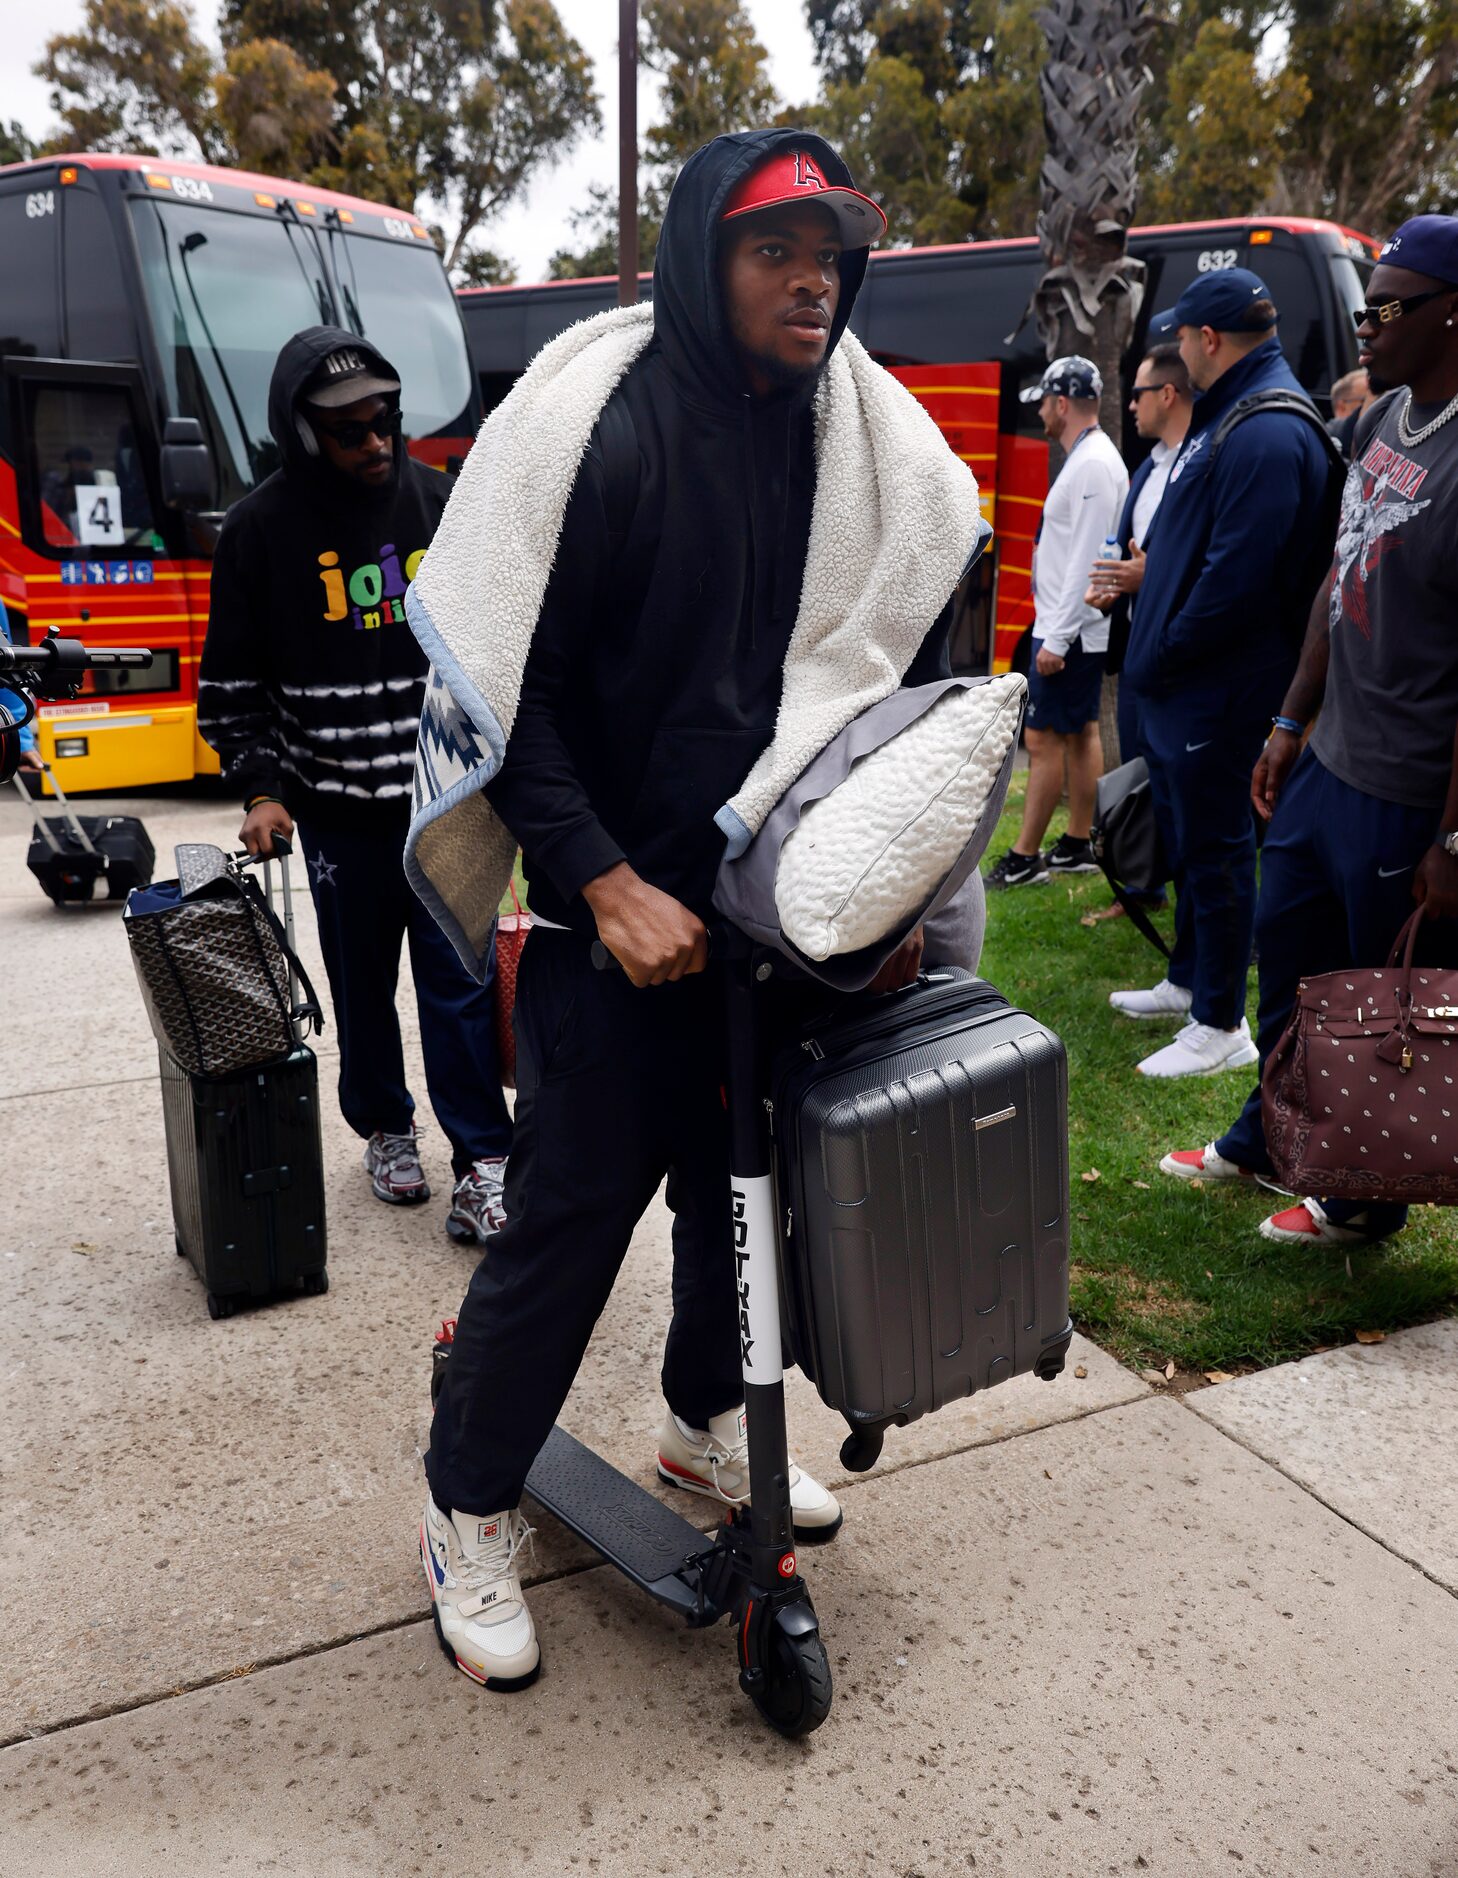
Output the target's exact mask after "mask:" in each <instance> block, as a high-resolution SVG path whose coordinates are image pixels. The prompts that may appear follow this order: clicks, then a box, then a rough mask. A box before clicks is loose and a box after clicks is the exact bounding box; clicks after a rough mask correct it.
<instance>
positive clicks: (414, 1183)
mask: <svg viewBox="0 0 1458 1878" xmlns="http://www.w3.org/2000/svg"><path fill="white" fill-rule="evenodd" d="M364 1168H365V1172H366V1173H367V1174H368V1175H369V1177H370V1187H371V1189H372V1191H373V1192H374V1196H375V1198H376V1199H377V1200H384V1201H386V1202H387V1203H388V1204H389V1205H390V1206H418V1205H419V1204H420V1202H421V1201H422V1200H428V1199H429V1198H430V1188H429V1186H428V1185H427V1183H426V1179H425V1170H424V1168H422V1167H421V1165H420V1148H419V1145H418V1143H417V1140H416V1134H415V1124H414V1123H413V1122H412V1123H411V1125H410V1132H409V1133H408V1134H404V1135H391V1134H387V1133H386V1132H385V1130H384V1129H383V1128H377V1129H376V1130H375V1132H374V1133H373V1134H372V1135H371V1136H370V1138H369V1140H368V1141H367V1142H366V1143H365V1151H364Z"/></svg>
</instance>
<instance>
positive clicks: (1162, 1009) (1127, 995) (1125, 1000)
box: [1109, 978, 1195, 1020]
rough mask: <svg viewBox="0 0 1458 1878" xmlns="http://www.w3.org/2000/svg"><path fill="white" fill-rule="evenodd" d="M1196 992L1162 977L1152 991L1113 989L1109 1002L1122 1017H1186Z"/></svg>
mask: <svg viewBox="0 0 1458 1878" xmlns="http://www.w3.org/2000/svg"><path fill="white" fill-rule="evenodd" d="M1194 996H1195V994H1194V992H1192V991H1186V989H1185V988H1184V986H1183V985H1172V984H1171V983H1170V982H1169V980H1168V979H1167V978H1161V979H1160V981H1159V983H1158V984H1157V985H1155V986H1154V987H1153V989H1152V990H1150V991H1111V992H1110V993H1109V1003H1110V1004H1112V1005H1113V1007H1114V1009H1115V1010H1116V1011H1117V1012H1118V1013H1119V1015H1120V1017H1137V1018H1140V1019H1141V1020H1143V1019H1146V1018H1151V1017H1185V1016H1187V1015H1188V1014H1189V1009H1190V1005H1191V1004H1192V1003H1193V1002H1194Z"/></svg>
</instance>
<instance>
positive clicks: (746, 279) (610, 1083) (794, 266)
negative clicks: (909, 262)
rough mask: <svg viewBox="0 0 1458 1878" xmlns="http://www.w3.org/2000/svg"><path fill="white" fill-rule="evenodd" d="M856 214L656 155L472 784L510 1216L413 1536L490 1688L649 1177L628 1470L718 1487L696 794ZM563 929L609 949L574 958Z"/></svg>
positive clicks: (943, 623) (805, 531) (776, 550)
mask: <svg viewBox="0 0 1458 1878" xmlns="http://www.w3.org/2000/svg"><path fill="white" fill-rule="evenodd" d="M884 227H885V217H884V216H883V215H882V214H881V211H880V210H879V209H878V208H877V207H876V206H875V204H874V203H872V202H870V201H869V200H868V199H867V198H866V197H865V196H862V195H861V194H859V192H857V191H856V190H855V189H854V187H853V185H852V179H851V176H850V173H849V171H848V170H847V169H846V167H845V165H844V164H843V163H842V162H841V161H840V159H839V158H838V157H837V156H836V154H835V152H834V151H833V150H832V149H831V148H830V146H829V145H828V144H826V143H824V142H823V141H822V140H821V139H820V138H818V137H814V136H809V135H806V134H805V133H803V132H797V131H750V132H742V133H739V134H737V135H734V136H729V137H719V138H716V139H715V140H714V142H713V143H711V144H709V145H707V146H706V147H705V148H704V149H702V150H700V151H699V152H698V153H697V154H696V155H695V156H694V157H692V158H691V159H690V161H689V162H688V164H687V165H686V166H685V168H684V170H683V172H682V174H681V175H680V176H679V178H678V180H677V182H676V184H675V185H674V189H673V194H672V197H671V200H670V202H669V205H668V211H667V214H666V217H665V220H664V224H663V232H662V235H661V238H660V241H659V246H658V255H657V260H656V264H655V269H654V296H653V308H654V337H653V339H652V340H651V342H650V343H649V345H648V347H647V349H646V351H644V353H643V354H642V356H641V357H640V358H639V359H638V360H637V361H636V362H635V363H634V364H633V365H632V367H631V368H630V369H629V370H628V372H627V374H626V375H625V376H624V378H623V379H622V381H621V383H620V385H619V387H618V389H617V391H616V392H615V393H614V394H613V396H612V398H611V399H610V400H609V402H608V404H607V406H606V407H605V409H604V411H603V413H602V416H601V417H600V419H599V421H598V425H597V428H596V431H595V433H594V436H593V439H592V442H591V444H590V445H589V448H588V452H587V455H586V457H585V459H584V461H583V463H582V465H581V468H580V470H579V472H578V475H577V478H576V482H575V484H574V486H573V491H572V495H571V498H570V500H569V502H568V505H567V510H566V514H565V517H564V520H563V525H562V533H561V537H560V540H559V542H558V547H557V553H556V557H555V560H554V562H553V566H552V573H551V578H550V581H549V583H548V586H547V590H546V594H545V597H544V599H543V603H542V607H541V611H540V614H539V616H538V620H537V624H536V629H535V633H534V636H533V639H532V643H531V652H530V657H529V658H528V660H527V664H526V669H525V674H524V678H523V683H522V689H521V695H520V699H519V702H518V705H517V712H516V717H515V722H514V725H513V728H512V731H511V736H510V740H509V742H508V744H507V748H506V755H505V761H504V763H503V765H502V767H501V770H500V772H499V774H498V775H497V776H496V777H495V778H494V780H493V781H492V782H491V783H489V784H488V785H487V795H488V798H489V800H490V802H491V805H492V807H493V808H494V810H495V811H496V813H497V814H498V815H499V817H500V818H501V820H502V821H503V822H504V823H505V825H506V826H507V827H508V828H509V829H510V830H511V831H512V833H513V834H514V835H515V836H516V838H517V840H518V841H519V843H520V844H521V846H522V849H523V851H524V853H525V856H526V867H527V873H528V876H529V879H530V884H531V903H532V909H533V912H534V914H535V915H536V923H535V926H534V929H533V933H532V939H531V943H530V944H529V945H528V946H527V948H526V950H525V952H524V954H523V958H522V964H521V970H520V978H519V980H518V987H517V1003H516V1024H517V1107H516V1136H515V1147H514V1151H513V1157H512V1166H511V1179H510V1183H509V1185H508V1189H507V1194H506V1210H507V1214H508V1223H507V1225H506V1227H505V1229H504V1230H503V1231H502V1232H501V1233H500V1234H499V1235H498V1236H497V1238H496V1239H495V1240H494V1241H493V1242H492V1248H491V1252H490V1254H489V1256H488V1257H487V1258H486V1259H484V1260H483V1261H482V1263H481V1266H480V1267H479V1269H478V1270H477V1272H476V1274H475V1276H474V1277H473V1279H472V1281H471V1287H470V1291H469V1293H468V1294H467V1297H466V1300H465V1303H464V1304H463V1306H462V1309H461V1314H460V1317H459V1320H458V1323H457V1328H456V1338H455V1344H454V1347H453V1350H452V1355H451V1361H450V1363H449V1364H448V1365H447V1368H446V1373H445V1381H444V1387H443V1390H442V1393H441V1396H440V1399H439V1403H438V1406H437V1410H436V1415H435V1421H434V1425H433V1428H432V1431H431V1447H430V1454H429V1456H428V1459H427V1473H428V1475H429V1480H430V1489H431V1491H430V1496H429V1497H428V1499H427V1501H426V1506H425V1511H424V1515H423V1517H422V1521H421V1529H420V1544H421V1556H422V1562H423V1564H424V1566H425V1571H426V1578H427V1582H428V1584H429V1586H430V1590H431V1596H432V1599H433V1600H434V1604H435V1610H436V1618H437V1623H438V1625H439V1629H440V1634H441V1636H442V1638H443V1639H444V1641H445V1642H446V1644H447V1646H448V1648H449V1649H450V1651H451V1653H452V1654H453V1655H454V1657H455V1660H456V1662H457V1664H458V1666H459V1667H460V1668H461V1669H462V1670H463V1671H464V1672H465V1673H466V1674H467V1675H469V1676H471V1677H472V1678H474V1679H475V1680H476V1681H477V1682H482V1683H485V1684H486V1686H488V1687H491V1688H499V1689H513V1688H520V1687H523V1686H525V1685H526V1684H527V1683H529V1682H531V1681H532V1679H533V1678H534V1677H535V1676H536V1674H537V1670H538V1667H539V1662H540V1655H539V1650H538V1645H537V1640H536V1635H535V1631H534V1628H533V1625H532V1620H531V1616H530V1613H529V1612H528V1610H527V1608H526V1603H525V1600H524V1598H523V1595H522V1588H521V1582H520V1577H519V1574H518V1571H517V1568H516V1563H515V1560H516V1556H517V1554H518V1551H519V1549H520V1547H521V1545H522V1543H523V1540H524V1537H525V1533H526V1528H525V1526H524V1525H523V1523H522V1520H521V1516H520V1514H519V1513H518V1512H517V1510H516V1508H517V1504H518V1501H519V1499H520V1497H521V1492H522V1486H523V1482H524V1480H525V1477H526V1473H527V1470H528V1468H529V1467H530V1465H531V1463H532V1461H533V1460H534V1459H535V1457H536V1455H537V1452H538V1450H539V1449H540V1448H541V1445H542V1443H543V1441H544V1440H545V1439H546V1437H547V1435H548V1433H549V1432H550V1430H551V1427H552V1423H553V1421H554V1420H555V1419H556V1416H557V1414H558V1412H559V1410H560V1409H561V1407H562V1404H563V1402H564V1401H565V1399H566V1396H567V1392H568V1390H569V1388H570V1387H571V1384H572V1380H573V1377H574V1376H575V1374H576V1372H577V1368H578V1365H579V1364H580V1362H581V1360H582V1356H583V1353H584V1351H585V1350H586V1347H587V1342H588V1339H589V1337H590V1335H591V1332H592V1327H593V1324H594V1323H595V1321H596V1319H597V1317H598V1315H599V1313H600V1312H601V1310H602V1308H603V1306H604V1304H605V1303H606V1301H607V1298H608V1294H609V1292H610V1291H611V1289H612V1286H613V1282H614V1280H615V1278H616V1276H617V1272H618V1268H619V1266H620V1265H621V1263H622V1259H623V1257H624V1254H625V1253H626V1251H627V1248H628V1242H629V1239H630V1238H631V1235H632V1233H633V1229H634V1227H635V1226H636V1224H637V1222H638V1220H639V1219H640V1218H641V1216H642V1214H643V1212H644V1211H645V1209H646V1208H647V1206H648V1204H649V1202H650V1201H651V1200H652V1198H653V1195H654V1193H655V1192H656V1191H657V1189H658V1186H659V1184H660V1182H661V1181H662V1180H663V1178H664V1176H665V1175H667V1179H668V1202H669V1205H670V1207H671V1208H672V1209H673V1211H674V1214H675V1229H674V1274H673V1318H672V1323H671V1326H670V1329H669V1334H668V1342H667V1348H666V1351H665V1355H664V1362H663V1372H662V1384H663V1393H664V1396H665V1399H666V1407H665V1414H664V1418H663V1422H662V1426H661V1429H660V1433H659V1441H658V1456H657V1468H658V1472H659V1474H660V1476H661V1477H662V1478H663V1479H664V1480H666V1481H669V1482H671V1483H672V1484H674V1485H677V1486H680V1487H685V1488H687V1489H688V1490H690V1491H693V1492H698V1493H702V1494H705V1495H707V1496H708V1497H711V1498H713V1499H715V1500H716V1501H718V1502H719V1503H720V1504H731V1505H732V1504H736V1503H739V1502H741V1501H742V1500H743V1498H744V1497H745V1495H746V1494H747V1492H748V1486H749V1476H748V1464H747V1449H746V1443H745V1438H744V1418H743V1409H742V1403H743V1378H742V1373H741V1364H740V1349H739V1335H738V1314H737V1293H736V1290H735V1279H734V1260H733V1248H732V1238H731V1220H730V1213H729V1207H728V1204H727V1194H728V1181H729V1159H728V1141H727V1130H726V1126H725V1118H724V1111H723V1105H722V1099H721V1093H720V1091H721V1084H722V1081H723V1073H722V1049H723V1039H722V1035H721V1031H722V1013H723V999H722V993H721V988H720V985H719V984H718V982H717V971H716V968H715V967H713V966H712V965H710V966H708V969H707V970H706V964H707V940H706V931H705V921H706V919H707V918H708V916H709V913H710V908H711V900H712V893H713V886H714V879H715V874H716V872H717V869H718V865H719V861H720V859H721V857H722V854H723V849H724V841H723V838H722V836H721V835H720V833H719V831H718V830H717V829H716V827H715V824H714V817H715V814H716V812H717V811H718V809H719V808H720V805H721V804H723V803H725V802H727V801H728V800H729V798H730V797H731V796H732V795H733V794H734V793H735V791H736V790H737V789H738V788H739V786H740V784H741V783H742V782H743V780H744V778H745V775H746V774H747V772H748V771H749V769H750V767H751V766H752V764H753V763H754V761H755V759H756V758H757V757H758V756H759V755H760V754H761V752H762V751H764V750H765V749H766V748H767V747H768V745H769V744H770V742H771V739H772V737H773V734H774V726H775V720H776V713H777V711H778V708H779V702H780V692H781V687H782V682H783V675H784V664H785V656H786V651H787V649H788V646H789V643H790V636H791V633H792V630H793V628H794V625H795V621H796V617H797V613H798V610H799V606H800V600H801V586H802V583H803V578H804V572H805V563H806V551H807V547H808V544H809V535H810V521H811V512H812V508H813V504H814V499H815V489H816V469H815V451H814V430H813V416H812V409H811V406H812V400H813V398H814V394H815V390H816V386H817V383H818V380H819V376H820V372H821V369H822V367H823V366H824V364H825V362H826V360H827V359H828V357H829V356H830V353H831V351H832V350H833V348H834V347H835V345H836V344H837V342H838V341H839V339H840V336H841V334H842V333H843V332H844V330H845V326H846V322H847V320H848V319H849V317H850V312H851V308H852V305H853V304H854V301H855V296H856V292H857V290H858V289H859V287H860V284H861V281H862V279H863V278H864V275H865V270H866V263H867V258H868V251H869V245H870V243H871V242H872V241H873V240H874V239H875V238H876V237H877V236H878V235H879V234H880V233H881V231H882V229H883V228H884ZM967 545H968V547H969V548H970V547H971V545H972V544H971V543H970V542H969V543H968V544H967ZM949 621H950V605H949V606H948V608H947V609H946V610H944V612H943V614H942V616H941V618H940V619H939V620H938V621H937V622H936V624H935V625H933V626H932V627H931V630H930V632H929V634H928V637H927V641H926V643H925V645H924V647H923V649H922V651H921V653H919V654H918V656H917V658H916V660H915V661H914V662H913V666H912V668H911V670H910V671H908V673H907V674H906V679H905V682H906V683H908V684H915V683H923V682H926V681H927V680H929V679H931V678H933V677H936V676H938V675H939V674H941V673H942V672H944V671H946V670H947V669H948V668H947V667H946V665H945V663H944V660H945V644H946V633H947V627H948V624H949ZM594 937H597V938H600V939H601V940H602V941H603V943H604V944H605V945H606V946H607V947H608V949H609V950H610V951H611V952H612V953H613V954H614V955H615V956H616V958H617V959H618V961H619V963H620V964H621V965H622V967H623V970H622V971H621V972H599V971H595V970H594V969H593V965H592V962H591V956H590V947H589V941H590V940H591V939H592V938H594ZM920 950H921V935H920V933H919V932H918V933H917V934H914V935H913V937H912V939H911V940H909V941H908V942H907V944H906V946H905V947H903V948H902V951H901V952H900V953H899V954H898V955H897V956H896V958H894V959H893V960H892V961H890V963H889V964H888V967H887V968H886V970H885V972H884V973H883V975H882V978H881V979H880V980H879V981H878V988H880V989H889V988H890V987H891V986H893V985H895V984H899V983H903V982H905V981H906V980H908V979H909V978H910V977H912V976H914V975H915V971H916V966H917V961H918V959H919V956H920ZM648 987H653V988H652V989H648ZM790 1487H791V1494H790V1497H791V1507H792V1512H793V1516H794V1521H795V1530H796V1532H797V1534H798V1535H799V1536H800V1537H801V1538H802V1539H807V1538H808V1539H815V1538H828V1537H830V1536H831V1534H833V1533H834V1531H835V1530H836V1528H837V1527H838V1526H839V1524H840V1518H841V1515H840V1509H839V1507H838V1506H837V1505H836V1502H835V1500H834V1498H833V1497H832V1496H831V1495H830V1494H829V1493H828V1492H827V1491H826V1490H825V1489H824V1488H823V1487H821V1486H820V1485H818V1484H817V1483H816V1482H815V1481H813V1480H811V1479H810V1478H809V1476H808V1475H805V1474H803V1473H802V1472H801V1471H800V1470H799V1469H798V1468H796V1467H794V1466H793V1465H792V1466H791V1470H790Z"/></svg>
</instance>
